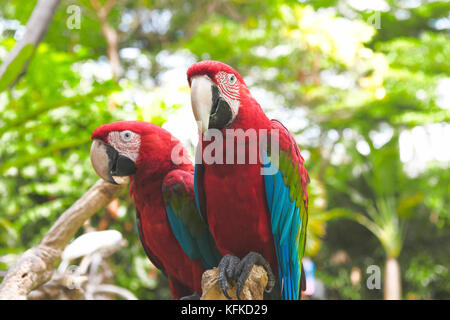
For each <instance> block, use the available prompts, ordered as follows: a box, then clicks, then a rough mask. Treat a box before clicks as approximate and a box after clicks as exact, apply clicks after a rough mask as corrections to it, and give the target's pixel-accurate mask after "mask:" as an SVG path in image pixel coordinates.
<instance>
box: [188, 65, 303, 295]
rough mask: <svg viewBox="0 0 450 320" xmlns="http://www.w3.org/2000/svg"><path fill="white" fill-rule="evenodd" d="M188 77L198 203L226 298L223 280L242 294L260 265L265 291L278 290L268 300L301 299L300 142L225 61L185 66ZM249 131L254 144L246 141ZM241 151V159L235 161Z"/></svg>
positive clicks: (301, 210) (301, 211)
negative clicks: (217, 257)
mask: <svg viewBox="0 0 450 320" xmlns="http://www.w3.org/2000/svg"><path fill="white" fill-rule="evenodd" d="M187 77H188V82H189V85H190V87H191V102H192V109H193V113H194V116H195V118H196V120H197V123H198V125H199V129H200V130H201V135H200V136H201V138H202V139H201V141H200V142H201V145H200V146H199V147H197V156H198V155H199V153H198V152H202V153H201V157H202V158H201V159H198V160H197V161H196V162H197V164H196V167H195V177H194V190H195V195H196V200H197V206H198V207H199V210H200V212H201V214H202V215H203V217H204V219H205V220H206V222H207V223H208V225H209V228H210V230H211V233H212V235H213V237H214V239H215V241H216V245H217V247H218V249H219V251H220V253H221V254H222V255H224V257H223V259H222V260H221V262H220V264H219V283H220V286H221V288H222V291H223V292H224V294H225V295H226V296H228V294H227V292H226V290H227V288H228V282H227V280H230V281H236V283H237V295H238V297H239V294H240V292H241V290H242V288H243V284H244V283H245V280H246V279H247V277H248V274H249V272H250V270H251V268H252V266H253V265H254V264H259V265H262V266H263V267H264V268H265V269H266V271H267V272H268V275H269V283H268V285H267V288H266V291H267V292H270V291H271V290H272V288H273V287H274V286H276V287H277V289H278V290H274V291H273V292H272V294H271V295H270V296H269V297H271V298H280V297H281V298H282V299H295V300H296V299H299V298H300V296H301V289H302V288H304V286H305V282H304V281H305V279H304V276H302V274H303V272H302V266H301V259H302V257H303V254H304V249H305V238H306V225H307V220H308V215H307V211H308V196H307V191H306V187H307V183H308V182H309V178H308V174H307V172H306V169H305V167H304V166H303V162H304V160H303V157H302V156H301V154H300V150H299V148H298V146H297V143H296V142H295V140H294V138H293V137H292V135H291V134H290V133H289V131H288V130H287V129H286V128H285V127H284V126H283V125H282V124H281V123H280V122H278V121H276V120H270V119H268V118H267V116H266V115H265V114H264V112H263V110H262V109H261V107H260V105H259V104H258V102H256V100H255V99H254V98H253V97H252V96H251V94H250V91H249V89H248V88H247V86H246V84H245V82H244V80H243V79H242V77H241V76H240V75H239V73H237V72H236V71H235V70H234V69H233V68H231V67H230V66H228V65H226V64H223V63H221V62H217V61H203V62H199V63H196V64H194V65H192V66H191V67H190V68H189V70H188V71H187ZM213 129H215V130H213ZM218 132H219V135H217V133H218ZM252 133H253V134H255V136H256V140H257V141H256V142H255V141H250V140H251V138H252ZM264 134H265V139H263V138H264ZM213 137H214V139H213ZM269 137H270V141H271V144H270V145H269V146H267V147H266V148H264V147H263V146H262V144H261V142H263V141H264V140H265V141H267V142H268V139H269ZM239 138H241V142H239ZM242 138H243V139H244V140H242ZM247 138H249V140H248V141H247V140H246V139H247ZM205 140H206V142H205ZM236 140H238V142H237V143H236V142H235V141H236ZM252 146H253V147H252ZM254 146H256V147H254ZM221 154H222V155H223V157H222V158H221V156H220V155H221ZM242 156H245V158H244V160H245V161H242V159H241V162H239V157H242ZM208 157H209V158H208ZM212 158H213V159H212ZM214 159H215V160H214ZM217 159H219V161H217ZM225 159H226V160H225ZM251 159H256V160H254V162H253V163H252V162H251ZM212 160H213V161H212ZM230 160H231V163H230ZM199 162H201V163H199ZM236 162H237V163H236ZM274 168H275V169H274ZM266 169H267V171H264V170H266ZM263 171H264V172H265V173H263ZM241 259H242V260H241ZM266 259H267V260H266ZM272 270H273V271H275V273H276V274H277V275H278V279H279V281H275V278H276V276H275V275H274V274H273V273H272Z"/></svg>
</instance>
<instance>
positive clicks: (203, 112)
mask: <svg viewBox="0 0 450 320" xmlns="http://www.w3.org/2000/svg"><path fill="white" fill-rule="evenodd" d="M191 103H192V111H193V113H194V117H195V120H197V125H198V128H199V129H200V130H201V131H202V133H205V132H206V131H207V130H208V129H211V128H215V129H222V128H223V127H225V126H226V125H227V124H228V123H229V122H230V121H231V120H232V118H233V112H232V110H231V108H230V106H229V105H228V103H227V102H226V101H225V99H223V98H222V96H221V95H220V91H219V88H218V87H217V86H216V84H215V83H214V82H212V81H211V79H210V78H209V77H208V76H206V75H200V76H194V77H193V78H192V79H191Z"/></svg>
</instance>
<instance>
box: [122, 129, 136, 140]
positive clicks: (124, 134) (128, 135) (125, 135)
mask: <svg viewBox="0 0 450 320" xmlns="http://www.w3.org/2000/svg"><path fill="white" fill-rule="evenodd" d="M120 137H121V138H122V140H123V141H130V140H131V138H133V132H131V131H130V130H125V131H122V132H121V133H120Z"/></svg>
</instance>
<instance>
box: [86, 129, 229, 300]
mask: <svg viewBox="0 0 450 320" xmlns="http://www.w3.org/2000/svg"><path fill="white" fill-rule="evenodd" d="M92 140H93V144H92V148H91V160H92V164H93V167H94V169H95V171H96V172H97V173H98V175H99V176H100V177H101V178H103V179H104V180H107V181H109V182H111V183H113V184H117V181H120V180H121V179H123V178H121V177H123V176H129V177H130V190H129V192H130V195H131V196H132V197H133V198H134V203H135V205H136V215H137V218H136V220H137V225H138V230H139V236H140V239H141V242H142V246H143V247H144V250H145V252H146V254H147V256H148V258H149V259H150V261H151V262H152V263H153V264H154V265H155V266H156V267H157V268H158V269H160V270H162V272H163V273H164V274H165V275H166V276H167V277H168V279H169V284H170V289H171V292H172V296H173V298H174V299H179V298H181V297H186V296H188V295H191V294H192V296H190V297H191V298H194V297H198V294H201V279H202V274H203V272H204V271H205V268H206V269H210V268H213V267H215V266H217V264H218V262H219V261H220V258H221V256H220V254H219V252H218V251H217V248H216V247H215V244H214V240H213V238H212V237H211V234H210V232H209V230H208V228H207V225H206V224H205V222H204V221H203V220H202V218H201V216H200V215H199V214H198V211H197V208H196V205H195V199H194V191H193V173H194V167H193V165H192V162H191V161H190V160H189V159H188V158H187V153H186V151H185V150H184V148H183V147H182V146H181V144H180V142H179V141H178V140H177V139H175V138H174V137H173V136H172V135H171V134H170V133H169V132H168V131H166V130H164V129H162V128H161V127H159V126H157V125H154V124H151V123H147V122H143V121H119V122H115V123H110V124H105V125H102V126H100V127H98V128H97V129H96V130H95V131H94V132H93V134H92ZM173 150H178V152H173ZM174 157H175V159H173V158H174ZM194 292H195V293H194Z"/></svg>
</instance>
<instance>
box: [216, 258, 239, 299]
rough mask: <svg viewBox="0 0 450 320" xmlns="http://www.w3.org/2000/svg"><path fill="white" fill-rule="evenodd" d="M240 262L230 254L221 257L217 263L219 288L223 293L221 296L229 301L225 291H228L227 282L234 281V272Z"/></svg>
mask: <svg viewBox="0 0 450 320" xmlns="http://www.w3.org/2000/svg"><path fill="white" fill-rule="evenodd" d="M239 262H240V259H239V258H238V257H236V256H232V255H231V254H227V255H225V256H223V258H222V260H220V263H219V279H218V281H219V286H220V289H221V290H222V292H223V295H224V296H225V297H227V298H228V299H230V300H231V297H230V296H229V294H228V292H227V290H228V282H232V281H234V280H235V274H236V273H235V270H236V267H237V266H238V264H239Z"/></svg>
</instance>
